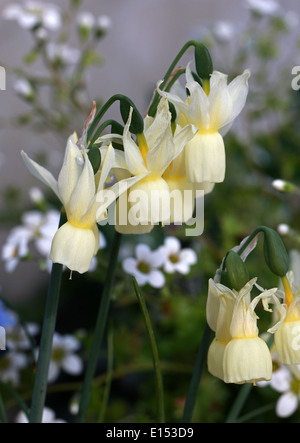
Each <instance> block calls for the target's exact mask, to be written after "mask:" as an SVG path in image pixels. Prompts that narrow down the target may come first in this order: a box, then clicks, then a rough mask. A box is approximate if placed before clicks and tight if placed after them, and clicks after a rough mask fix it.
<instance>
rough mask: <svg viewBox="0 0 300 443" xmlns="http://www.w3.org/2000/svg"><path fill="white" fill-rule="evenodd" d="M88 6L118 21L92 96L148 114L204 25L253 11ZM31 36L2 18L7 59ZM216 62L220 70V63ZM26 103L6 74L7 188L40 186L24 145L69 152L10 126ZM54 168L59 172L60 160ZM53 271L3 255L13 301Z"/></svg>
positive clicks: (188, 2)
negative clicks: (11, 267) (122, 99)
mask: <svg viewBox="0 0 300 443" xmlns="http://www.w3.org/2000/svg"><path fill="white" fill-rule="evenodd" d="M9 3H12V2H7V1H3V0H0V10H2V9H3V8H4V7H5V6H6V5H7V4H9ZM20 3H22V2H21V1H20ZM52 3H57V4H58V5H60V6H62V7H63V6H64V5H65V4H68V2H67V1H66V0H62V1H56V2H55V1H54V0H53V1H52ZM281 5H282V7H283V8H284V10H285V11H289V10H292V11H295V12H296V13H298V14H300V3H299V0H284V1H281ZM82 9H83V10H90V11H91V12H93V13H95V14H96V15H101V14H105V15H107V16H109V17H110V18H111V21H112V26H111V29H110V31H109V32H108V34H107V35H106V37H105V38H104V39H103V40H102V41H101V43H100V44H99V46H98V50H99V53H100V54H101V56H102V57H103V58H104V64H103V66H101V67H99V69H95V68H93V69H92V71H91V73H90V94H91V100H92V99H93V96H94V94H95V95H97V96H98V97H101V98H102V99H103V100H107V99H108V98H109V97H110V96H112V95H113V94H115V93H122V94H125V95H127V96H129V97H130V98H131V99H132V100H133V101H134V102H135V104H136V105H137V107H138V108H139V109H140V111H141V112H142V113H144V111H145V110H146V108H147V106H148V101H149V97H151V93H152V91H153V88H154V86H155V83H156V82H157V81H158V80H159V79H161V78H162V76H163V75H164V73H165V72H166V70H167V68H168V66H169V64H170V62H171V60H172V59H173V58H174V56H175V55H176V54H177V52H178V51H179V49H180V48H181V47H182V46H183V44H184V43H185V42H186V41H187V40H189V39H192V38H198V37H199V36H200V35H201V27H203V26H210V25H211V24H213V23H215V22H217V21H229V22H233V23H235V24H236V25H237V26H242V25H243V24H245V23H246V22H247V20H248V18H249V12H248V10H247V7H246V5H245V2H244V1H242V0H222V1H220V0H86V1H84V2H83V4H82ZM298 26H299V25H298ZM296 31H297V29H296ZM297 32H298V31H297ZM31 43H32V41H31V36H30V33H29V32H27V31H26V30H24V29H21V28H20V27H19V26H18V25H17V24H16V23H15V22H10V21H3V20H2V19H1V20H0V64H1V65H2V66H4V67H5V66H6V65H10V66H18V65H20V63H21V61H22V58H23V56H24V53H25V52H26V48H27V50H29V48H30V45H31ZM294 64H300V60H299V61H297V60H294ZM291 67H292V66H291ZM215 68H216V69H218V66H215ZM245 68H248V66H245ZM250 68H251V67H250ZM23 107H24V109H25V105H24V104H23V103H22V102H21V101H20V100H19V98H18V97H17V96H16V94H15V91H14V90H13V88H12V79H11V78H10V77H9V75H8V77H7V89H6V91H1V92H0V117H1V124H0V131H1V132H0V134H1V137H0V180H1V181H0V183H1V189H2V190H3V189H4V188H5V187H6V186H7V185H13V186H20V187H21V188H22V189H23V190H24V189H27V188H29V187H30V186H35V185H39V183H37V181H36V180H35V179H34V178H33V177H31V176H30V174H29V173H28V171H27V169H26V168H25V167H24V165H23V162H22V160H21V156H20V151H21V150H22V149H24V150H25V151H26V152H27V153H28V154H31V153H34V152H38V151H39V150H43V149H47V150H49V149H50V150H53V151H54V152H63V149H64V146H60V141H59V140H58V139H57V138H56V137H55V135H54V134H48V133H45V134H38V135H37V134H36V133H33V132H30V131H29V130H28V129H25V128H20V127H12V126H11V125H8V124H7V123H6V122H9V121H10V119H11V118H13V117H15V116H16V115H17V113H19V112H20V111H21V110H22V109H23ZM116 112H117V111H116ZM74 129H78V128H74ZM52 171H53V173H54V174H56V172H57V169H56V168H55V166H53V169H52ZM41 187H42V186H41ZM1 204H2V202H1ZM8 229H9V226H1V227H0V245H1V246H2V244H3V242H4V240H5V238H6V235H7V232H8ZM47 278H48V276H47V275H46V274H42V273H41V272H40V271H39V270H38V269H37V267H36V265H30V264H29V263H24V264H20V265H19V267H18V269H17V271H15V272H14V273H13V274H7V273H6V272H5V271H4V269H3V264H2V262H1V261H0V284H1V285H2V287H3V293H4V295H5V297H8V298H10V299H11V300H15V299H18V298H20V297H27V296H28V295H30V293H31V292H32V291H33V290H34V288H35V286H38V285H40V284H42V283H43V282H44V281H45V280H46V279H47Z"/></svg>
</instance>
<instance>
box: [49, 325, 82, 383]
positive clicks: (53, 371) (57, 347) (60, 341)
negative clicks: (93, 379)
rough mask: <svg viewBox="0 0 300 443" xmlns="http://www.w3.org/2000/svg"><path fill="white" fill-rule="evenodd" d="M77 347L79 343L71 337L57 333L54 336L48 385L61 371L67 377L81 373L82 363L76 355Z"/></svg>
mask: <svg viewBox="0 0 300 443" xmlns="http://www.w3.org/2000/svg"><path fill="white" fill-rule="evenodd" d="M79 347H80V343H79V341H78V340H77V339H76V338H75V337H73V336H72V335H69V334H67V335H60V334H58V333H57V332H56V333H55V334H54V337H53V344H52V355H51V361H50V367H49V373H48V381H49V383H52V382H54V381H56V380H57V378H58V377H59V374H60V371H61V370H63V371H64V372H66V373H67V374H69V375H79V374H80V373H81V372H82V370H83V362H82V360H81V358H80V357H79V356H78V355H77V354H76V351H78V349H79Z"/></svg>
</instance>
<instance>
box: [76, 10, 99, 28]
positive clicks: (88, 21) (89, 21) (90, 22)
mask: <svg viewBox="0 0 300 443" xmlns="http://www.w3.org/2000/svg"><path fill="white" fill-rule="evenodd" d="M77 23H78V26H79V27H80V28H84V29H93V28H94V26H95V23H96V19H95V16H94V15H93V14H92V13H91V12H90V11H82V12H80V13H79V14H78V16H77Z"/></svg>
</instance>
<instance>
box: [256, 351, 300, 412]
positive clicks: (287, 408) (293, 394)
mask: <svg viewBox="0 0 300 443" xmlns="http://www.w3.org/2000/svg"><path fill="white" fill-rule="evenodd" d="M273 367H274V369H273V374H272V380H270V381H263V382H258V383H257V385H258V386H259V387H261V388H263V387H265V386H270V387H271V388H272V389H274V390H275V391H277V392H279V393H280V394H281V395H280V397H279V398H278V400H277V403H276V408H275V410H276V415H277V416H278V417H281V418H287V417H289V416H291V415H292V414H293V413H294V412H296V410H297V409H298V407H299V396H300V366H299V365H291V366H286V365H283V364H281V363H279V361H278V358H277V356H276V355H275V356H273Z"/></svg>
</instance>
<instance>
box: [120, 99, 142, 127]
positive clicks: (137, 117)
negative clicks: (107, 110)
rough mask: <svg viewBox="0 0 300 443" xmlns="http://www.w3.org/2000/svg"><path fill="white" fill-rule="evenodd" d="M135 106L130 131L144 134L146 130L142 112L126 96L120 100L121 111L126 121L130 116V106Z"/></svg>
mask: <svg viewBox="0 0 300 443" xmlns="http://www.w3.org/2000/svg"><path fill="white" fill-rule="evenodd" d="M131 107H132V108H133V112H132V116H131V123H130V128H129V130H130V132H132V133H133V134H142V132H143V130H144V120H143V117H142V116H141V114H140V113H139V112H138V111H137V109H136V107H135V106H134V104H133V103H132V102H131V100H130V99H127V98H125V97H124V99H123V100H120V112H121V115H122V118H123V121H124V122H126V121H127V120H128V117H129V111H130V108H131Z"/></svg>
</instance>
